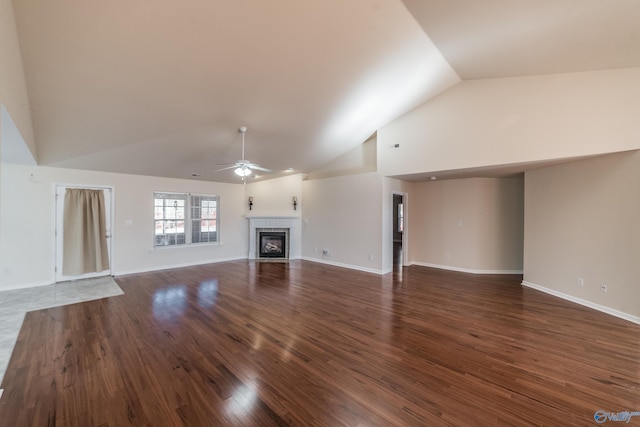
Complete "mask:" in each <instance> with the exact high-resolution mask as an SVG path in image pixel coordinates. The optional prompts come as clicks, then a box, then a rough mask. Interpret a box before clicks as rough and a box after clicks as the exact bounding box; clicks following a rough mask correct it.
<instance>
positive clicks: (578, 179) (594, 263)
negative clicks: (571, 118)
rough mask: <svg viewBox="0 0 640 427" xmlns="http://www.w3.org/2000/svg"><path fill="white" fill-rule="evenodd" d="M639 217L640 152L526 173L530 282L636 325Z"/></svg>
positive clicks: (639, 298)
mask: <svg viewBox="0 0 640 427" xmlns="http://www.w3.org/2000/svg"><path fill="white" fill-rule="evenodd" d="M636 112H637V111H636ZM638 218H640V152H639V151H632V152H627V153H619V154H612V155H608V156H602V157H597V158H593V159H588V160H581V161H576V162H572V163H568V164H562V165H557V166H552V167H547V168H543V169H537V170H533V171H530V172H527V173H526V174H525V244H524V270H525V273H524V280H525V282H528V283H531V284H534V285H537V286H539V287H543V288H546V289H549V290H551V291H553V292H556V293H561V294H563V295H564V296H569V297H573V298H577V299H580V300H586V301H588V302H590V303H593V304H597V305H601V306H605V307H608V308H611V309H613V310H617V311H620V312H622V313H627V314H630V315H632V316H636V318H637V317H638V316H640V279H639V278H640V225H639V223H638ZM578 278H583V279H584V286H583V287H579V286H577V280H578ZM603 283H604V284H606V285H607V287H608V292H607V293H602V292H601V291H600V285H601V284H603ZM639 320H640V319H639Z"/></svg>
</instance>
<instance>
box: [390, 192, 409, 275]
mask: <svg viewBox="0 0 640 427" xmlns="http://www.w3.org/2000/svg"><path fill="white" fill-rule="evenodd" d="M405 232H406V209H405V195H404V194H402V193H393V269H394V270H396V269H402V266H403V265H405V261H406V233H405Z"/></svg>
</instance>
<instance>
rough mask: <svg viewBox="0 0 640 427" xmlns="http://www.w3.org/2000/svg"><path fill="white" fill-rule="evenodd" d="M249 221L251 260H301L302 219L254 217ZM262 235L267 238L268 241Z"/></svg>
mask: <svg viewBox="0 0 640 427" xmlns="http://www.w3.org/2000/svg"><path fill="white" fill-rule="evenodd" d="M247 219H248V220H249V256H248V258H249V259H257V260H262V261H281V260H291V259H298V258H300V230H299V229H300V224H299V222H300V218H297V217H284V216H276V217H273V216H271V217H266V216H260V217H254V216H252V217H248V218H247ZM262 235H264V236H266V238H267V240H266V241H265V240H264V239H263V238H262V237H261V236H262ZM283 235H284V238H283V237H282V236H283ZM265 249H266V250H265Z"/></svg>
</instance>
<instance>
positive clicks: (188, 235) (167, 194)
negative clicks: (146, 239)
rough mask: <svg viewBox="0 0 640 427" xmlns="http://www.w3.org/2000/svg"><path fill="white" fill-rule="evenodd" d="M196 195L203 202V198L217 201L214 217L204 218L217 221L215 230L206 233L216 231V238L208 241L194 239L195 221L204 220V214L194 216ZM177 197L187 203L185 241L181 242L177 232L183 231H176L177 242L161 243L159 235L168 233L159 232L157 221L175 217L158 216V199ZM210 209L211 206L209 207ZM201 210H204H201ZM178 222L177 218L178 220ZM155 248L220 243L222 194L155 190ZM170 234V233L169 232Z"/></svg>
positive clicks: (185, 207)
mask: <svg viewBox="0 0 640 427" xmlns="http://www.w3.org/2000/svg"><path fill="white" fill-rule="evenodd" d="M194 197H198V198H200V202H202V200H205V199H206V201H208V202H212V201H214V202H215V208H213V209H214V211H213V214H212V216H213V218H212V219H209V218H206V219H204V220H213V221H215V231H208V232H206V233H214V235H215V238H214V240H208V241H202V239H200V241H198V242H194V241H193V240H194V239H193V234H192V233H193V230H194V224H193V222H194V221H200V222H202V221H203V218H202V216H201V215H200V217H198V218H194V215H193V213H194V211H193V205H194V199H193V198H194ZM172 198H175V199H176V200H184V201H185V204H184V215H183V218H181V219H182V220H183V221H184V231H183V233H184V242H183V243H179V238H178V237H177V234H183V233H176V238H175V239H174V242H175V243H167V244H159V243H158V241H159V240H158V236H168V235H167V233H164V232H163V233H162V234H157V223H158V221H167V220H169V221H171V220H173V219H171V218H169V219H167V218H166V217H164V216H163V218H157V217H156V213H157V212H156V208H157V207H158V204H157V200H158V199H165V200H166V199H172ZM164 209H166V206H165V205H164V204H163V210H164ZM209 209H210V208H209ZM200 212H202V211H201V210H200ZM163 215H166V213H164V212H163ZM176 222H177V220H176ZM153 230H154V231H153V248H154V249H166V248H180V247H189V246H203V245H204V246H212V245H219V244H220V196H218V195H216V194H201V193H188V192H175V191H154V192H153ZM169 236H170V234H169ZM210 236H211V235H210V234H208V237H210ZM167 240H168V239H167V238H166V237H165V241H167Z"/></svg>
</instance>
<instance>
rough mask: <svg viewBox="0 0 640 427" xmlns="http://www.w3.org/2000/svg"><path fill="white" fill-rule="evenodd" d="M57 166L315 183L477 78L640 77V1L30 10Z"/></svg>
mask: <svg viewBox="0 0 640 427" xmlns="http://www.w3.org/2000/svg"><path fill="white" fill-rule="evenodd" d="M13 7H14V14H15V19H16V25H17V28H18V36H19V42H20V48H21V52H22V58H23V65H24V70H25V77H26V82H27V90H28V93H29V100H30V108H31V115H32V122H33V127H34V138H35V142H36V147H37V153H36V154H37V160H38V163H39V164H41V165H51V166H61V167H69V168H79V169H93V170H102V171H110V172H120V173H134V174H144V175H153V176H167V177H175V178H191V177H192V174H200V175H202V176H200V177H198V178H196V179H204V180H211V181H227V182H238V178H237V177H236V176H234V175H233V173H232V172H231V171H225V172H214V171H215V170H216V169H218V168H219V167H220V166H218V165H219V164H227V163H233V162H235V161H236V160H239V159H240V158H241V145H240V144H241V135H240V133H239V132H238V128H239V127H241V126H247V127H248V131H247V133H246V158H247V159H249V160H251V161H253V162H255V163H258V164H260V165H261V166H264V167H268V168H271V169H273V170H274V171H275V173H274V174H272V175H270V176H278V175H279V174H280V171H283V170H285V169H287V168H293V169H294V170H296V171H298V172H310V171H312V170H314V169H316V168H318V167H320V166H322V165H323V164H325V163H327V162H329V161H331V160H333V159H335V158H337V157H339V156H340V155H342V154H344V153H346V152H348V151H349V150H351V149H353V148H355V147H356V146H358V145H359V144H361V143H363V142H364V141H365V140H366V139H367V138H368V137H369V136H370V135H371V134H373V133H374V132H375V131H376V130H377V129H379V128H381V127H382V126H384V125H385V124H387V123H389V122H390V121H391V120H393V119H394V118H396V117H398V116H400V115H402V114H404V113H406V112H408V111H409V110H411V109H412V108H414V107H416V106H418V105H419V104H421V103H423V102H425V101H426V100H428V99H430V98H431V97H433V96H435V95H437V94H438V93H441V92H442V91H444V90H446V89H447V88H449V87H451V86H453V85H455V84H457V83H458V82H459V81H460V79H476V78H491V77H510V76H520V75H530V74H544V73H560V72H573V71H586V70H595V69H607V68H621V67H634V66H640V2H639V1H637V0H608V1H603V0H518V1H515V0H483V1H476V0H403V1H400V0H385V1H382V0H350V1H344V0H305V1H297V0H269V1H259V0H233V1H232V0H184V1H180V2H177V1H164V2H159V1H155V0H137V1H130V0H110V1H102V2H100V1H85V0H65V1H59V2H57V1H56V2H52V1H46V0H14V2H13Z"/></svg>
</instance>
